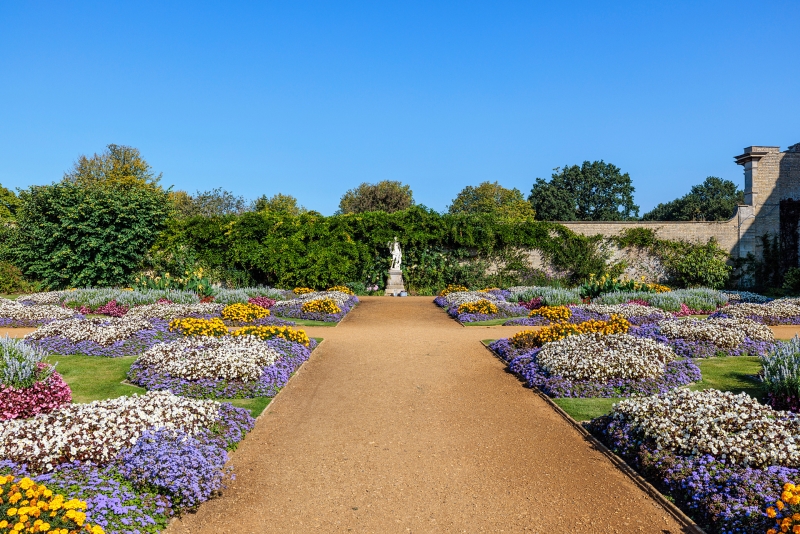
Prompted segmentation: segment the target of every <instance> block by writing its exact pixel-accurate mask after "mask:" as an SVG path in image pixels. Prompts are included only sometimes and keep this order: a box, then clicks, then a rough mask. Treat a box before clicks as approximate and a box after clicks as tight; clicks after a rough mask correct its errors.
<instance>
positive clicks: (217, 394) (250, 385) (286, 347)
mask: <svg viewBox="0 0 800 534" xmlns="http://www.w3.org/2000/svg"><path fill="white" fill-rule="evenodd" d="M267 344H268V345H269V347H270V348H272V349H274V350H276V351H278V352H279V353H280V354H281V358H280V360H278V361H277V362H275V363H274V364H273V365H269V366H267V367H265V368H264V373H263V374H262V375H261V378H260V379H259V380H258V381H256V382H240V381H232V380H221V379H211V378H209V379H204V380H186V379H184V378H176V377H173V376H170V375H168V374H166V373H162V372H159V370H158V369H150V368H147V367H144V366H142V365H140V364H139V362H138V361H137V362H134V363H133V365H131V368H130V370H129V371H128V379H129V380H130V381H131V382H132V383H134V384H136V385H138V386H141V387H143V388H145V389H147V390H169V391H171V392H172V393H173V394H175V395H181V396H183V397H191V398H195V399H241V398H252V397H274V396H275V395H276V394H277V393H278V391H279V390H280V389H281V388H282V387H283V386H285V385H286V383H287V382H288V381H289V378H290V377H291V376H292V374H293V373H294V372H295V371H296V370H297V369H298V368H299V367H300V366H301V365H302V364H303V363H304V362H305V361H306V360H308V358H309V357H310V356H311V351H312V350H314V348H315V347H316V345H317V342H316V341H315V340H313V339H312V340H311V344H310V347H305V346H303V345H301V344H300V343H295V342H293V341H287V340H285V339H280V338H274V339H270V340H268V341H267Z"/></svg>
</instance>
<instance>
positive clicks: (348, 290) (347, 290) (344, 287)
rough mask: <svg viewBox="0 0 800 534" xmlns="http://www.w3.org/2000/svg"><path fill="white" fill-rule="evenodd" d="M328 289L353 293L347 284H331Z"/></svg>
mask: <svg viewBox="0 0 800 534" xmlns="http://www.w3.org/2000/svg"><path fill="white" fill-rule="evenodd" d="M328 291H339V292H340V293H347V294H348V295H355V293H353V292H352V291H351V290H350V288H349V287H347V286H333V287H329V288H328Z"/></svg>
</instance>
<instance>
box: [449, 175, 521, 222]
mask: <svg viewBox="0 0 800 534" xmlns="http://www.w3.org/2000/svg"><path fill="white" fill-rule="evenodd" d="M448 211H449V212H450V213H489V214H493V215H497V216H499V217H502V218H504V219H533V217H534V215H535V212H534V211H533V208H532V207H531V204H530V202H528V201H527V200H525V197H524V196H522V191H520V190H519V189H516V188H514V189H506V188H505V187H503V186H502V185H500V184H499V183H497V182H494V183H492V182H483V183H481V184H479V185H478V186H477V187H473V186H471V185H468V186H467V187H465V188H464V189H462V190H461V192H460V193H459V194H458V196H456V198H454V199H453V203H452V204H451V205H450V207H449V209H448Z"/></svg>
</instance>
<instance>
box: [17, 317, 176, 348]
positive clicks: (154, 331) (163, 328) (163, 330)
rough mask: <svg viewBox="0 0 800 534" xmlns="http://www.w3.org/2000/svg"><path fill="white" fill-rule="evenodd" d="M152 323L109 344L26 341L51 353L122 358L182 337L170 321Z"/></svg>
mask: <svg viewBox="0 0 800 534" xmlns="http://www.w3.org/2000/svg"><path fill="white" fill-rule="evenodd" d="M150 323H151V324H152V325H153V327H152V328H150V329H147V330H140V331H138V332H137V333H136V334H135V335H133V336H131V337H129V338H127V339H122V340H119V341H115V342H114V343H112V344H111V345H108V346H105V345H101V344H99V343H97V342H95V341H91V340H84V341H78V342H72V341H70V340H69V339H67V338H65V337H63V336H53V337H46V338H43V339H30V340H26V343H28V344H29V345H31V346H34V347H38V348H40V349H42V350H44V351H46V352H49V353H51V354H65V355H69V354H85V355H87V356H99V357H103V358H121V357H123V356H136V355H138V354H141V353H142V352H144V351H146V350H147V349H149V348H150V347H152V346H153V345H155V344H156V343H161V342H165V341H172V340H174V339H178V338H179V337H181V335H180V333H177V332H170V331H169V322H168V321H163V320H161V319H151V320H150Z"/></svg>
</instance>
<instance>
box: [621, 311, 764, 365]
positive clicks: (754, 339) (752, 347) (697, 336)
mask: <svg viewBox="0 0 800 534" xmlns="http://www.w3.org/2000/svg"><path fill="white" fill-rule="evenodd" d="M631 334H633V335H636V336H639V337H647V338H651V339H655V340H657V341H660V342H662V343H667V344H669V345H670V346H671V347H672V348H673V349H674V350H675V352H676V353H677V354H678V355H679V356H685V357H687V358H712V357H716V356H746V355H751V356H760V355H762V354H764V353H765V352H766V351H768V350H769V349H770V348H772V346H773V345H774V343H775V336H774V335H773V333H772V331H771V330H770V329H769V328H768V327H766V326H764V325H761V324H758V323H756V322H754V321H751V320H749V319H728V318H710V319H706V320H702V321H701V320H693V319H675V320H667V321H662V322H660V323H658V324H651V325H644V326H640V327H635V328H633V329H632V330H631Z"/></svg>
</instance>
